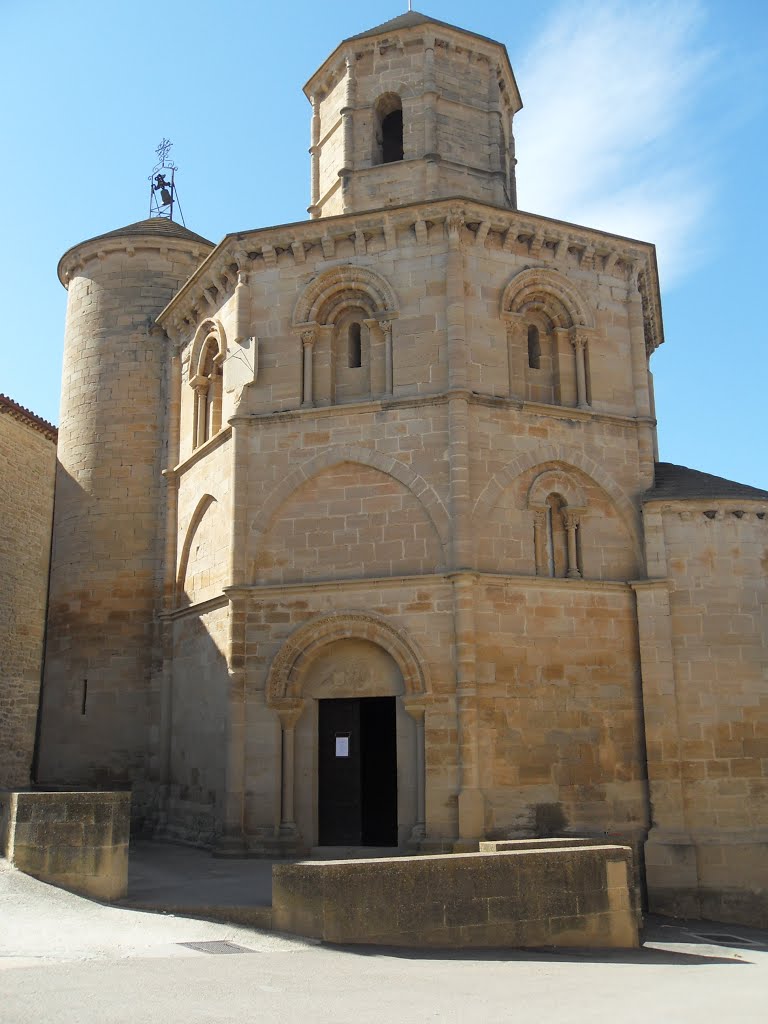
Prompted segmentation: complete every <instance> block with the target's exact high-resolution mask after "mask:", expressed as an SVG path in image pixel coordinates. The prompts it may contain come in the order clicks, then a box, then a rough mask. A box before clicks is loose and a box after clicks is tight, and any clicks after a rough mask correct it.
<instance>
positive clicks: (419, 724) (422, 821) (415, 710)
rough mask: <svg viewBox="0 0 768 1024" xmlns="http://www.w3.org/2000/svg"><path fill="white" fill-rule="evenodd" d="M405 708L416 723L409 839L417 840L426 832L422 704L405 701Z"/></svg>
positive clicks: (425, 774) (425, 760)
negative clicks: (413, 811)
mask: <svg viewBox="0 0 768 1024" xmlns="http://www.w3.org/2000/svg"><path fill="white" fill-rule="evenodd" d="M404 706H405V710H406V711H407V712H408V714H409V715H410V716H411V718H412V719H413V720H414V721H415V723H416V750H415V752H414V753H415V758H416V822H415V824H414V826H413V831H412V832H411V841H412V842H418V841H419V840H421V839H424V838H425V837H426V834H427V812H426V807H427V802H426V785H427V759H426V745H425V734H424V713H425V710H426V709H425V707H424V705H423V704H416V703H413V702H407V703H405V705H404Z"/></svg>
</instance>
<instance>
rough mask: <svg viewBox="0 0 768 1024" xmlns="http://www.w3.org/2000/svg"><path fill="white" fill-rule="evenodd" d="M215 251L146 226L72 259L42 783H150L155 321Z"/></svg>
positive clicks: (66, 280) (161, 385)
mask: <svg viewBox="0 0 768 1024" xmlns="http://www.w3.org/2000/svg"><path fill="white" fill-rule="evenodd" d="M210 248H211V243H210V242H208V241H207V240H206V239H204V238H202V237H201V236H199V235H196V234H194V233H193V232H191V231H189V230H187V229H186V228H184V227H182V226H180V225H179V224H176V223H174V222H172V221H170V220H167V219H162V218H154V219H150V220H145V221H141V222H139V223H137V224H131V225H129V226H127V227H125V228H121V229H119V230H117V231H114V232H111V233H109V234H105V235H100V236H98V237H97V238H92V239H90V240H88V241H85V242H81V243H80V244H79V245H76V246H74V247H73V248H72V249H70V250H69V251H68V252H67V253H66V254H65V255H64V256H63V257H62V259H61V261H60V263H59V278H60V280H61V282H62V284H64V286H65V287H66V288H67V290H68V293H69V294H68V301H67V320H66V332H65V343H64V366H63V379H62V399H61V420H60V423H61V425H60V428H59V442H58V465H57V479H56V499H55V512H54V524H53V537H54V539H53V549H52V559H51V579H50V594H49V614H48V636H47V651H46V668H45V676H44V684H43V708H42V743H41V748H40V749H41V760H40V764H39V768H38V778H39V780H40V781H41V782H56V783H67V784H87V785H97V784H102V783H115V782H120V781H127V780H129V779H134V780H141V779H142V778H145V777H146V772H147V765H148V763H149V760H150V759H149V758H148V756H147V755H148V753H149V751H150V749H151V742H152V736H151V725H150V723H151V722H152V721H153V719H154V720H156V709H154V710H153V703H154V697H153V694H152V691H151V672H152V664H153V646H154V637H153V630H154V627H153V619H154V611H155V606H156V600H157V597H158V593H157V589H158V580H159V579H160V578H161V570H162V564H161V551H162V527H161V525H160V524H161V523H162V514H161V489H162V477H161V464H162V458H163V453H164V444H165V438H166V436H167V433H166V424H165V407H166V383H165V366H166V360H165V342H164V336H163V334H162V332H161V331H160V330H159V329H158V328H157V327H156V326H155V318H156V317H157V315H158V314H159V312H160V311H161V310H162V309H163V307H164V306H165V305H166V303H167V302H168V301H169V300H170V299H171V298H172V297H173V295H174V294H175V293H176V291H177V290H178V288H179V286H180V285H181V284H182V283H183V282H184V281H185V280H186V279H187V277H189V275H190V274H191V273H192V272H193V271H194V269H195V268H196V267H197V266H198V264H199V263H200V262H201V260H202V259H203V258H204V257H205V256H206V255H207V254H208V252H209V250H210Z"/></svg>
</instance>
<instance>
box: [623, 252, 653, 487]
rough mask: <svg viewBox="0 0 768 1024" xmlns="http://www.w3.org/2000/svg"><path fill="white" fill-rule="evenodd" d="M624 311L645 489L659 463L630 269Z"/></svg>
mask: <svg viewBox="0 0 768 1024" xmlns="http://www.w3.org/2000/svg"><path fill="white" fill-rule="evenodd" d="M627 311H628V317H629V345H630V352H631V358H632V384H633V387H634V391H635V411H636V413H637V416H638V418H639V419H640V420H641V421H642V420H644V421H645V422H641V423H639V424H638V448H639V455H640V471H641V474H642V477H643V481H644V482H645V486H647V487H650V486H652V485H653V474H654V462H655V461H656V460H657V459H658V440H657V437H656V427H655V424H653V423H651V422H649V421H650V420H652V419H655V416H654V411H653V399H652V394H651V392H652V382H651V374H650V370H649V368H648V354H647V352H646V347H645V328H644V324H643V300H642V297H641V295H640V288H639V280H638V270H637V267H633V269H632V272H631V274H630V278H629V286H628V288H627Z"/></svg>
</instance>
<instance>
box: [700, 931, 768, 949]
mask: <svg viewBox="0 0 768 1024" xmlns="http://www.w3.org/2000/svg"><path fill="white" fill-rule="evenodd" d="M690 934H691V935H693V936H695V938H697V939H703V940H704V941H705V942H714V944H715V945H716V946H762V945H763V943H762V942H756V941H755V940H754V939H745V938H744V936H743V935H730V934H728V933H727V932H690Z"/></svg>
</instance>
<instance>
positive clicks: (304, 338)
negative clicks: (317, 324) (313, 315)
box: [301, 327, 317, 348]
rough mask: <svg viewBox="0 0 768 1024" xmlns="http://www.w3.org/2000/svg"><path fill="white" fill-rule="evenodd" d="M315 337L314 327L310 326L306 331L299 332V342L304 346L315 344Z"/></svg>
mask: <svg viewBox="0 0 768 1024" xmlns="http://www.w3.org/2000/svg"><path fill="white" fill-rule="evenodd" d="M316 337H317V331H316V329H315V328H314V327H310V328H308V329H307V330H306V331H302V332H301V344H302V345H303V346H304V348H311V347H312V346H313V345H314V344H315V338H316Z"/></svg>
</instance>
